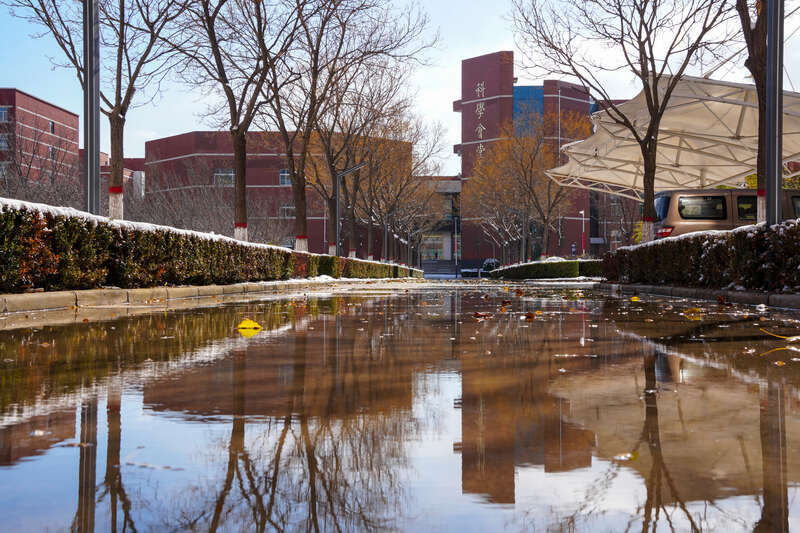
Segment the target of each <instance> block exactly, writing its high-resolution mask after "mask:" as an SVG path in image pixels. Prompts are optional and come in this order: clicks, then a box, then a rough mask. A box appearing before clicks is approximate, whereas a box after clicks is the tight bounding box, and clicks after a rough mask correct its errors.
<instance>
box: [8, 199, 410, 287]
mask: <svg viewBox="0 0 800 533" xmlns="http://www.w3.org/2000/svg"><path fill="white" fill-rule="evenodd" d="M4 207H7V208H9V209H15V210H18V211H20V210H27V211H34V212H38V213H41V214H50V215H52V216H58V217H64V218H79V219H81V220H85V221H89V222H93V223H94V224H98V223H100V224H106V225H108V226H109V227H112V228H120V229H126V230H136V231H146V232H158V231H164V232H169V233H174V234H177V235H185V236H187V237H195V238H198V239H204V240H208V241H217V242H228V243H232V244H237V245H239V246H248V247H253V248H261V249H266V250H282V251H285V252H287V253H305V254H308V255H314V256H327V255H328V254H315V253H313V252H296V251H295V250H292V249H291V248H287V247H285V246H277V245H274V244H264V243H256V242H248V241H240V240H237V239H234V238H233V237H228V236H227V235H220V234H217V233H204V232H201V231H194V230H187V229H180V228H174V227H172V226H161V225H159V224H150V223H149V222H135V221H132V220H117V219H111V218H108V217H104V216H100V215H93V214H92V213H87V212H86V211H80V210H78V209H74V208H72V207H58V206H52V205H48V204H39V203H34V202H26V201H23V200H15V199H12V198H2V197H0V209H2V208H4ZM348 259H349V260H350V261H358V262H360V263H365V264H390V265H394V264H395V263H382V262H380V261H368V260H366V259H359V258H355V257H350V258H348ZM402 266H403V267H404V268H407V269H408V270H409V271H410V272H411V271H413V272H418V273H420V274H422V273H423V271H422V270H420V269H418V268H413V267H410V266H407V265H402Z"/></svg>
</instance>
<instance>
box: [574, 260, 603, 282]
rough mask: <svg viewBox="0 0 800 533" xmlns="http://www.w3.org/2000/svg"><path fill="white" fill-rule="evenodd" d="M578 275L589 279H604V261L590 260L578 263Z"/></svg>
mask: <svg viewBox="0 0 800 533" xmlns="http://www.w3.org/2000/svg"><path fill="white" fill-rule="evenodd" d="M578 274H580V275H581V276H586V277H587V278H602V277H603V261H602V259H589V260H585V261H578Z"/></svg>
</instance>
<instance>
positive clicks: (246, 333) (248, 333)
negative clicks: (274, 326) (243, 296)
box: [236, 318, 261, 339]
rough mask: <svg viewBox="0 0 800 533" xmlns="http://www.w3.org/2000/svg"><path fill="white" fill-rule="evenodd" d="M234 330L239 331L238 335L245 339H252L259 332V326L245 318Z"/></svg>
mask: <svg viewBox="0 0 800 533" xmlns="http://www.w3.org/2000/svg"><path fill="white" fill-rule="evenodd" d="M236 329H237V330H239V333H240V334H241V335H242V336H243V337H246V338H248V339H249V338H250V337H252V336H253V335H255V334H256V333H258V332H259V331H261V324H259V323H258V322H254V321H252V320H250V319H249V318H245V319H244V320H242V321H241V322H240V323H239V325H238V326H236Z"/></svg>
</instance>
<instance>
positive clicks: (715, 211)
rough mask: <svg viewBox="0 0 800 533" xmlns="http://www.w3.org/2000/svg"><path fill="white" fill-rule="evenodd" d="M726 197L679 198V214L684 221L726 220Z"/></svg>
mask: <svg viewBox="0 0 800 533" xmlns="http://www.w3.org/2000/svg"><path fill="white" fill-rule="evenodd" d="M727 213H728V212H727V209H726V208H725V197H724V196H683V197H681V198H678V214H679V215H680V216H681V218H684V219H707V220H725V219H726V218H728V214H727Z"/></svg>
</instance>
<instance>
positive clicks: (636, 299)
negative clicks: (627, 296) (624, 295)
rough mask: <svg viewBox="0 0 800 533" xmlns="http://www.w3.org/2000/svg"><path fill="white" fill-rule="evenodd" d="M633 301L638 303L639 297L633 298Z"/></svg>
mask: <svg viewBox="0 0 800 533" xmlns="http://www.w3.org/2000/svg"><path fill="white" fill-rule="evenodd" d="M631 301H632V302H638V301H639V297H638V296H631Z"/></svg>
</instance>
